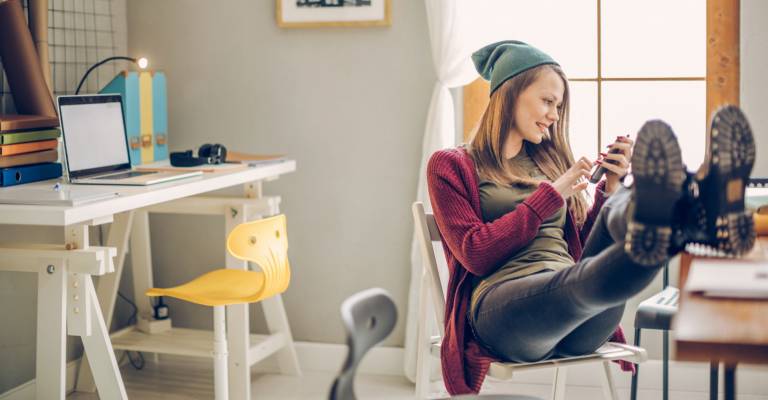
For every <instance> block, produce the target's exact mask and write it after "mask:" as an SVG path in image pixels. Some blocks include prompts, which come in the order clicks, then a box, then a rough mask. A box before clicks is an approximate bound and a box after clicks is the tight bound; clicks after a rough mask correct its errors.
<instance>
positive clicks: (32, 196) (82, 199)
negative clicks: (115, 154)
mask: <svg viewBox="0 0 768 400" xmlns="http://www.w3.org/2000/svg"><path fill="white" fill-rule="evenodd" d="M116 196H117V192H115V189H113V188H109V187H106V186H81V185H60V188H59V190H54V189H53V185H51V186H40V185H35V186H27V185H19V186H11V187H7V188H2V189H0V204H32V205H44V206H76V205H79V204H83V203H89V202H92V201H98V200H105V199H110V198H113V197H116Z"/></svg>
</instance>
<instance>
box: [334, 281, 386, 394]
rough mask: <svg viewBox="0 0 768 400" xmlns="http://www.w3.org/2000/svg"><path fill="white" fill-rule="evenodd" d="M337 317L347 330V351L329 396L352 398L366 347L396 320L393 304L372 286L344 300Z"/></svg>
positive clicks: (383, 293) (375, 341)
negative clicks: (358, 367) (339, 317)
mask: <svg viewBox="0 0 768 400" xmlns="http://www.w3.org/2000/svg"><path fill="white" fill-rule="evenodd" d="M341 319H342V321H343V322H344V328H345V329H346V331H347V346H348V347H349V352H348V353H347V359H346V360H345V361H344V365H343V366H342V368H341V371H340V372H339V374H338V375H337V377H336V380H334V381H333V386H332V387H331V393H330V396H329V397H330V399H331V400H354V399H356V397H355V391H354V379H355V373H356V371H357V366H358V365H359V364H360V361H361V360H362V359H363V356H365V353H367V352H368V350H370V349H371V348H373V347H374V346H376V345H377V344H379V343H380V342H381V341H382V340H384V339H385V338H386V337H387V336H389V334H390V333H392V330H393V329H394V328H395V323H396V322H397V308H396V307H395V302H394V301H392V298H391V297H390V296H389V294H388V293H387V292H386V291H385V290H384V289H380V288H372V289H367V290H364V291H362V292H359V293H356V294H353V295H352V296H350V297H349V298H347V299H346V300H344V302H343V303H342V304H341Z"/></svg>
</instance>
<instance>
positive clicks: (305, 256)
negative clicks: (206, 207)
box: [126, 0, 435, 346]
mask: <svg viewBox="0 0 768 400" xmlns="http://www.w3.org/2000/svg"><path fill="white" fill-rule="evenodd" d="M393 3H394V4H393V15H392V21H393V22H392V26H391V27H388V28H353V29H350V28H345V29H301V30H297V29H281V28H278V27H277V26H276V23H275V9H274V7H275V1H273V0H259V1H252V0H227V1H223V2H213V1H201V0H196V1H190V0H187V1H181V0H165V1H161V2H158V1H153V0H132V1H130V2H128V31H129V37H128V46H129V50H130V52H131V54H133V55H139V54H141V55H145V56H147V57H148V58H149V60H150V62H151V63H152V67H153V68H157V69H162V70H165V71H166V73H167V75H168V104H169V138H170V147H171V149H172V150H181V149H186V148H191V147H193V146H198V145H200V144H202V143H206V142H220V143H222V144H224V145H226V146H228V147H229V148H231V149H233V150H238V151H245V152H254V153H287V154H289V155H290V156H291V157H293V158H295V159H296V160H297V161H298V169H297V172H296V173H294V174H291V175H287V176H284V177H282V178H280V179H279V180H278V181H276V182H274V183H269V184H267V185H266V187H265V188H266V192H267V194H279V195H282V196H283V204H282V209H283V211H284V212H285V213H286V215H287V216H288V236H289V243H290V250H289V256H290V257H291V265H292V268H293V280H292V282H291V287H290V288H289V290H288V292H287V293H286V294H285V295H284V300H285V304H286V307H287V309H288V318H289V320H290V323H291V326H292V328H293V333H294V337H295V338H296V339H297V340H303V341H318V342H331V343H343V342H344V335H343V330H342V326H341V320H340V317H339V305H340V303H341V301H342V300H343V299H344V298H346V297H347V296H349V295H350V294H352V293H354V292H356V291H359V290H362V289H364V288H368V287H373V286H379V287H383V288H385V289H386V290H388V291H389V292H390V293H391V294H392V295H393V297H394V298H395V302H396V304H397V306H398V309H399V310H400V312H401V313H404V312H405V309H406V304H407V291H408V281H409V276H410V265H409V254H410V241H411V234H412V223H411V218H410V203H411V201H412V200H413V198H414V197H415V189H416V178H417V176H416V174H417V171H418V163H419V158H420V152H421V140H422V135H423V129H424V124H425V116H426V111H427V108H428V106H429V99H430V95H431V89H432V86H433V84H434V81H435V77H434V74H433V72H432V64H431V53H430V47H429V39H428V35H427V27H426V13H425V8H424V3H423V2H421V1H402V0H395V1H394V2H393ZM223 230H224V223H223V220H218V219H216V218H198V217H181V216H171V215H161V216H155V217H153V219H152V221H151V233H152V238H153V246H154V247H153V253H154V255H153V261H154V262H155V263H156V264H155V265H157V268H156V272H155V283H156V285H160V286H162V285H173V284H177V283H179V282H182V281H184V280H186V279H189V278H191V277H193V276H195V275H198V274H200V273H202V272H203V271H206V270H208V269H210V268H212V267H215V266H220V265H222V264H223V261H224V247H223V246H224V237H223ZM126 291H127V292H128V290H126ZM171 308H172V313H174V314H175V318H174V324H178V325H182V326H200V327H205V326H209V325H210V318H209V315H208V314H209V313H210V311H209V310H206V309H201V308H198V307H196V306H192V305H188V304H180V303H176V302H174V303H171ZM254 309H256V310H258V307H256V308H254ZM254 314H255V317H254V319H253V323H254V324H253V325H254V327H253V330H254V331H263V329H264V328H263V320H262V317H261V312H260V311H258V312H255V313H254ZM403 337H404V326H403V323H402V320H401V321H400V323H399V324H398V325H397V327H396V329H395V332H394V333H393V334H392V335H391V336H390V337H389V339H388V340H387V342H386V344H388V345H393V346H399V345H402V344H403Z"/></svg>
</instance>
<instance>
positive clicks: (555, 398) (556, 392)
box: [552, 367, 567, 400]
mask: <svg viewBox="0 0 768 400" xmlns="http://www.w3.org/2000/svg"><path fill="white" fill-rule="evenodd" d="M566 376H567V370H566V367H557V368H555V376H554V382H553V383H552V400H565V380H566Z"/></svg>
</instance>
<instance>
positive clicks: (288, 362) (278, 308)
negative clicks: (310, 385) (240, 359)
mask: <svg viewBox="0 0 768 400" xmlns="http://www.w3.org/2000/svg"><path fill="white" fill-rule="evenodd" d="M260 303H261V308H262V310H264V319H265V320H266V322H267V330H269V333H271V334H275V333H278V332H279V333H282V334H283V336H285V341H286V344H285V347H283V348H282V349H280V350H278V351H277V353H275V355H276V356H277V357H276V358H277V365H278V367H279V368H280V372H281V373H283V374H285V375H292V376H302V372H301V367H300V366H299V357H298V355H297V354H296V345H295V343H294V341H293V334H292V333H291V326H290V325H289V324H288V316H287V314H286V312H285V305H283V297H282V296H281V295H279V294H277V295H274V296H272V297H270V298H268V299H264V300H262V301H261V302H260ZM249 362H251V361H249Z"/></svg>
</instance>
